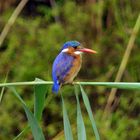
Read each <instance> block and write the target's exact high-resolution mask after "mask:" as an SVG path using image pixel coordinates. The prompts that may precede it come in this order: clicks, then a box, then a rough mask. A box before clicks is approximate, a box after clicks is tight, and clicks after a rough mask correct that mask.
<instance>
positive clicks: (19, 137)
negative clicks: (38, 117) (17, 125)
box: [13, 126, 30, 140]
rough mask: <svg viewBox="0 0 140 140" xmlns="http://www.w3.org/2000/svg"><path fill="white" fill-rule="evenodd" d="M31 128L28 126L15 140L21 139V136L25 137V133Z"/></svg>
mask: <svg viewBox="0 0 140 140" xmlns="http://www.w3.org/2000/svg"><path fill="white" fill-rule="evenodd" d="M29 128H30V127H29V126H26V127H25V128H24V129H23V130H22V131H21V132H20V133H19V134H18V135H17V136H16V137H15V138H14V139H13V140H18V139H21V137H23V134H24V135H25V133H27V132H28V130H29Z"/></svg>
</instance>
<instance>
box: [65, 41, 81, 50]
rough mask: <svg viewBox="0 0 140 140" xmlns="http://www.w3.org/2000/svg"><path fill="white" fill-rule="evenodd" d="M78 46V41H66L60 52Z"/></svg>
mask: <svg viewBox="0 0 140 140" xmlns="http://www.w3.org/2000/svg"><path fill="white" fill-rule="evenodd" d="M79 45H80V42H78V41H67V42H66V43H65V44H64V45H63V47H62V50H63V49H66V48H68V47H70V46H71V47H76V46H79Z"/></svg>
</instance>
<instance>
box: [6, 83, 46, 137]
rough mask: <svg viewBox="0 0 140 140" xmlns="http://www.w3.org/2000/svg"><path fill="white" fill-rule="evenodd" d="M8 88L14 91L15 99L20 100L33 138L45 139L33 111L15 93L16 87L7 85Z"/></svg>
mask: <svg viewBox="0 0 140 140" xmlns="http://www.w3.org/2000/svg"><path fill="white" fill-rule="evenodd" d="M8 88H9V89H10V90H11V91H12V92H13V93H14V95H15V96H16V97H17V99H18V100H19V101H20V102H21V104H22V106H23V108H24V111H25V113H26V116H27V119H28V123H29V126H30V127H31V130H32V134H33V137H34V140H45V137H44V135H43V132H42V130H41V128H40V126H39V124H38V122H37V119H36V118H35V117H34V115H33V113H32V112H31V111H30V110H29V109H28V107H27V105H26V104H25V102H24V101H23V99H22V98H21V97H20V95H19V94H18V93H17V91H16V89H15V88H14V87H11V86H9V87H8Z"/></svg>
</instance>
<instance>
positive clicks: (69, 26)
mask: <svg viewBox="0 0 140 140" xmlns="http://www.w3.org/2000/svg"><path fill="white" fill-rule="evenodd" d="M19 2H20V1H19V0H4V1H0V31H2V30H3V27H4V25H5V24H6V23H7V21H8V19H9V17H10V16H11V14H12V13H13V11H14V9H15V8H16V6H17V5H18V3H19ZM139 13H140V1H139V0H76V1H72V0H67V1H66V0H56V1H55V0H29V1H28V3H27V4H26V6H25V7H24V9H23V10H22V12H21V13H20V15H19V16H18V18H17V19H16V22H15V23H14V25H13V26H12V28H11V29H10V32H9V33H8V35H7V36H6V39H5V40H4V42H3V44H2V46H1V47H0V82H1V83H2V82H4V80H5V77H6V75H8V78H7V82H15V81H32V80H34V79H35V77H38V78H40V79H44V80H52V79H51V69H52V63H53V60H54V59H55V57H56V55H57V54H58V53H59V51H60V48H61V47H62V45H63V43H64V42H65V41H68V40H78V41H79V42H81V43H82V44H83V45H84V46H86V47H88V48H92V49H94V50H96V51H98V54H97V55H84V56H83V65H82V69H81V71H80V73H79V74H78V76H77V78H76V81H104V82H106V81H110V82H112V81H114V80H115V77H116V74H117V71H118V68H119V66H120V63H121V61H122V57H123V54H124V52H125V49H126V47H127V44H128V41H129V39H130V35H131V33H132V29H133V27H134V25H135V23H136V20H137V17H138V15H139ZM122 81H126V82H140V32H139V33H138V34H137V37H136V40H135V44H134V47H133V50H132V54H131V56H130V59H129V62H128V65H127V67H126V69H125V72H124V74H123V77H122ZM84 89H85V90H86V92H87V93H88V96H89V99H90V103H91V107H92V109H93V113H94V117H95V120H96V123H97V128H98V130H99V133H100V136H101V139H102V140H118V139H120V140H140V91H127V90H118V92H117V94H116V99H117V103H116V104H115V105H114V106H113V111H112V113H111V114H110V115H109V117H108V118H106V119H104V120H103V119H102V117H103V111H104V108H105V105H106V103H107V99H108V95H109V93H110V89H106V88H103V87H90V86H84ZM18 91H19V92H20V93H21V95H22V97H23V99H24V100H25V101H26V103H27V105H28V106H29V107H30V108H31V110H33V101H34V99H33V87H29V86H25V87H22V88H21V87H20V88H18ZM63 94H64V98H65V100H66V101H65V102H66V104H67V108H68V111H69V112H68V113H69V117H70V120H71V124H72V128H73V132H74V133H76V99H75V95H74V88H73V86H65V87H64V88H63ZM50 95H51V87H50V89H49V91H48V94H47V99H46V105H45V110H44V112H43V118H42V119H43V121H42V127H43V132H44V134H45V137H46V139H47V140H56V139H57V140H61V139H62V140H63V139H64V136H63V135H64V134H63V125H62V124H63V120H62V109H61V99H60V96H59V95H58V96H56V95H53V97H52V99H51V100H50V101H49V99H48V97H49V96H50ZM81 107H82V112H83V116H84V121H85V124H86V128H87V139H88V140H94V139H95V138H94V134H93V132H92V127H91V124H90V121H89V119H88V115H87V113H86V110H85V108H84V106H83V102H81ZM26 124H27V120H26V117H25V114H24V111H23V109H22V107H21V105H20V103H19V102H18V101H17V100H15V97H14V96H13V95H12V93H11V92H9V91H8V90H5V94H4V97H3V99H2V102H1V103H0V140H10V139H13V138H14V137H15V136H16V135H17V134H19V133H20V132H21V131H22V130H23V129H24V127H25V126H26ZM23 139H28V140H30V139H32V135H31V133H28V134H25V136H24V137H23Z"/></svg>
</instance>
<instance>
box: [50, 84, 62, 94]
mask: <svg viewBox="0 0 140 140" xmlns="http://www.w3.org/2000/svg"><path fill="white" fill-rule="evenodd" d="M59 88H60V85H59V84H57V83H54V84H53V87H52V92H53V93H56V94H57V93H58V91H59Z"/></svg>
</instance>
